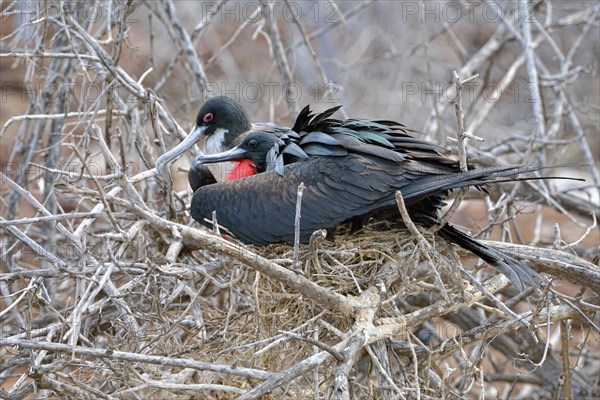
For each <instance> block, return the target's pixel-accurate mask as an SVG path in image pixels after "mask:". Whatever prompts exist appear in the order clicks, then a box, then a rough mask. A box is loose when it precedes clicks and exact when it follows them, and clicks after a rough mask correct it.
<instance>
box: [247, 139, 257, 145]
mask: <svg viewBox="0 0 600 400" xmlns="http://www.w3.org/2000/svg"><path fill="white" fill-rule="evenodd" d="M256 145H258V142H257V141H256V140H254V139H253V140H251V141H249V142H248V147H256Z"/></svg>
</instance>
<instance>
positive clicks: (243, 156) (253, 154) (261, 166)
mask: <svg viewBox="0 0 600 400" xmlns="http://www.w3.org/2000/svg"><path fill="white" fill-rule="evenodd" d="M278 141H279V138H277V136H275V135H273V134H272V133H268V132H261V131H256V132H252V133H250V134H249V135H248V136H246V137H245V138H244V140H242V142H241V143H240V144H239V145H237V146H235V147H234V148H232V149H230V150H226V151H223V152H221V153H215V154H205V155H202V156H198V157H196V158H195V159H194V161H193V162H192V168H198V167H199V166H200V165H204V164H211V163H218V162H224V161H238V162H242V161H246V160H247V162H249V163H251V164H252V165H254V167H255V171H254V172H263V171H265V170H266V169H267V168H266V167H267V159H268V157H267V155H268V154H269V152H270V151H271V150H272V149H273V147H274V146H275V144H276V143H277V142H278Z"/></svg>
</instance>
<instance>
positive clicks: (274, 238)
mask: <svg viewBox="0 0 600 400" xmlns="http://www.w3.org/2000/svg"><path fill="white" fill-rule="evenodd" d="M336 110H337V108H334V109H330V110H328V111H325V112H323V113H321V114H316V115H315V114H312V113H311V112H310V110H309V109H308V107H306V108H305V109H304V110H303V111H302V112H301V113H300V115H299V116H298V118H297V120H296V123H295V125H294V127H293V128H292V130H291V131H289V132H288V133H286V134H283V135H279V136H277V135H273V134H272V133H270V132H261V131H255V132H251V133H249V134H248V135H245V137H244V139H243V140H242V141H241V143H240V144H239V145H238V146H235V147H233V148H232V149H230V150H227V151H225V152H222V153H217V154H212V155H205V156H199V157H196V159H195V160H194V162H193V164H192V169H191V170H190V172H192V173H194V171H195V170H197V169H198V168H201V167H202V166H203V165H205V164H207V163H216V162H224V161H236V160H237V161H241V160H245V161H247V162H249V163H250V164H251V165H252V168H253V169H252V171H250V172H249V175H250V174H252V173H255V172H258V174H255V175H251V176H248V177H244V178H243V179H235V180H230V181H227V182H223V183H219V184H215V185H207V186H202V187H198V188H196V187H194V190H195V193H194V197H193V199H192V203H191V213H192V217H193V218H194V219H195V220H196V221H198V222H200V223H202V224H204V225H207V226H209V225H210V222H208V220H210V219H211V215H212V212H213V211H216V214H217V221H218V223H219V224H220V225H222V226H224V227H225V228H227V229H228V230H229V231H230V232H232V233H233V234H234V235H235V236H236V237H238V238H239V239H241V240H242V241H244V242H246V243H252V244H256V245H266V244H269V243H276V242H291V241H293V239H294V221H295V218H294V217H295V208H296V201H297V195H296V193H297V188H298V186H299V185H300V183H301V182H303V183H304V184H305V186H306V187H305V189H304V194H303V197H302V218H301V220H300V240H301V241H302V242H303V243H306V242H308V240H309V238H310V235H311V234H312V233H313V232H314V231H316V230H318V229H322V228H331V227H334V226H335V225H337V224H339V223H342V222H345V221H349V220H352V219H353V218H357V217H364V216H368V215H373V214H374V213H379V214H381V213H383V214H384V215H386V216H387V217H389V215H390V214H389V213H390V212H393V211H394V210H396V200H395V193H396V191H397V190H400V191H401V193H402V195H403V198H404V200H405V202H406V205H407V208H408V211H409V213H410V214H411V217H412V218H413V220H414V221H415V222H417V223H419V224H421V225H424V226H425V227H429V226H432V225H433V224H435V223H436V222H437V221H438V220H439V218H440V215H441V212H440V209H441V207H443V205H444V203H443V200H444V199H445V197H446V196H447V194H448V192H449V191H450V190H452V189H456V188H461V187H466V186H477V187H478V188H483V185H486V184H488V183H492V182H494V181H497V180H507V179H509V180H510V179H513V177H515V176H516V175H518V174H521V173H527V172H533V171H536V170H538V169H539V168H538V167H537V166H536V165H533V164H526V165H509V166H498V167H492V168H485V169H472V170H469V171H466V172H463V171H460V169H459V167H458V163H457V162H456V161H455V160H452V159H449V158H447V157H444V156H442V155H441V153H440V151H441V149H442V148H441V147H439V146H437V145H435V144H433V143H430V142H426V141H423V140H420V139H417V138H414V137H412V136H410V135H409V134H408V133H407V129H406V128H405V127H404V126H403V125H401V124H398V123H396V122H393V121H370V120H359V119H348V120H337V119H333V118H330V116H331V115H332V114H333V113H334V112H335V111H336ZM230 178H239V177H230ZM515 179H516V178H515ZM439 234H440V236H442V237H444V238H445V239H447V240H449V241H451V242H454V243H456V244H458V245H459V246H461V247H463V248H465V249H467V250H469V251H471V252H472V253H474V254H475V255H477V256H479V257H480V258H482V259H483V260H485V261H486V262H488V263H489V264H490V265H492V266H493V267H495V268H496V269H498V270H499V271H500V272H501V273H503V274H505V275H506V276H507V277H509V278H510V280H511V281H512V282H513V284H515V286H516V287H518V288H519V289H520V290H522V289H523V287H524V284H528V285H532V286H539V285H538V283H537V281H538V280H539V275H538V274H537V273H536V272H535V271H533V270H532V269H531V268H529V267H528V266H526V265H524V264H522V263H521V262H519V261H517V260H515V259H513V258H511V257H509V256H508V255H506V254H503V253H502V252H500V251H497V250H495V249H492V248H490V247H488V246H486V245H484V244H483V243H480V242H478V241H476V240H475V239H473V238H471V237H470V236H468V235H467V234H465V233H463V232H461V231H460V230H458V229H456V228H455V227H454V226H452V225H450V224H446V225H444V226H443V227H442V229H441V230H439Z"/></svg>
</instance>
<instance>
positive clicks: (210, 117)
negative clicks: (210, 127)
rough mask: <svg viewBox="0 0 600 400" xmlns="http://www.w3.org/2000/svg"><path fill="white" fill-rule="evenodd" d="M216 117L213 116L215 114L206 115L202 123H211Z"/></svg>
mask: <svg viewBox="0 0 600 400" xmlns="http://www.w3.org/2000/svg"><path fill="white" fill-rule="evenodd" d="M214 117H215V116H214V115H213V113H206V114H204V117H202V121H204V122H205V123H209V122H210V121H212V120H213V118H214Z"/></svg>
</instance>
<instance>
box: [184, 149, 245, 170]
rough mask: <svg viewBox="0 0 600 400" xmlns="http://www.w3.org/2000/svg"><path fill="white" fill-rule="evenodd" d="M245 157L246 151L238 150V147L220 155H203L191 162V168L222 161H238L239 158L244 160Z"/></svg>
mask: <svg viewBox="0 0 600 400" xmlns="http://www.w3.org/2000/svg"><path fill="white" fill-rule="evenodd" d="M245 156H246V150H244V149H240V148H239V147H238V146H236V147H234V148H233V149H231V150H227V151H224V152H221V153H216V154H204V155H201V156H198V157H196V158H194V161H192V168H195V167H196V166H197V165H200V164H212V163H218V162H223V161H232V160H239V159H241V158H245Z"/></svg>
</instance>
